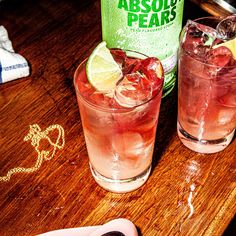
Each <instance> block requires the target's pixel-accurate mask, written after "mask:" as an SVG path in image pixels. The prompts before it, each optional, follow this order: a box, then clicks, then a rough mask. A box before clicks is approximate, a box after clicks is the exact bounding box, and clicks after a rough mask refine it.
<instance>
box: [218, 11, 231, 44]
mask: <svg viewBox="0 0 236 236" xmlns="http://www.w3.org/2000/svg"><path fill="white" fill-rule="evenodd" d="M216 30H217V37H219V38H221V39H223V40H229V39H233V38H235V37H236V14H233V15H231V16H228V17H226V18H225V19H223V20H222V21H221V22H220V23H219V24H218V25H217V27H216Z"/></svg>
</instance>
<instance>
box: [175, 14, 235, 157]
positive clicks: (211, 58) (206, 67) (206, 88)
mask: <svg viewBox="0 0 236 236" xmlns="http://www.w3.org/2000/svg"><path fill="white" fill-rule="evenodd" d="M219 21H220V20H219V19H218V18H213V17H211V18H202V19H199V20H196V21H194V22H188V24H187V25H186V26H185V28H184V29H183V32H182V34H181V42H180V50H179V84H178V135H179V137H180V139H181V141H182V142H183V144H184V145H185V146H187V147H188V148H190V149H192V150H194V151H196V152H200V153H214V152H218V151H221V150H223V149H224V148H225V147H227V145H228V144H229V143H230V142H231V140H232V138H233V136H234V130H235V127H236V60H235V58H234V56H233V54H232V52H231V51H230V49H229V48H227V47H225V46H221V45H220V44H221V43H223V42H224V40H223V39H219V38H217V32H216V30H215V28H216V26H217V24H218V23H219ZM226 41H227V40H226Z"/></svg>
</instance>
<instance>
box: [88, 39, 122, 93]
mask: <svg viewBox="0 0 236 236" xmlns="http://www.w3.org/2000/svg"><path fill="white" fill-rule="evenodd" d="M86 73H87V77H88V81H89V83H90V84H91V85H92V86H93V87H94V88H95V89H96V90H98V91H101V92H110V91H112V90H114V89H115V87H116V83H117V81H118V80H120V79H121V77H122V71H121V68H120V66H119V65H118V64H117V63H116V62H115V60H114V58H113V57H112V55H111V52H110V50H109V49H108V48H107V47H106V42H105V41H103V42H101V43H99V44H98V45H97V47H96V48H95V49H94V50H93V52H92V54H91V55H90V57H89V59H88V62H87V65H86Z"/></svg>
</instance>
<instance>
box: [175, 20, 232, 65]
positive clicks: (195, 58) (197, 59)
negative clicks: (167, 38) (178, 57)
mask: <svg viewBox="0 0 236 236" xmlns="http://www.w3.org/2000/svg"><path fill="white" fill-rule="evenodd" d="M204 19H212V20H219V21H221V20H222V19H224V18H223V17H221V16H204V17H200V18H197V19H194V20H192V21H194V22H198V21H200V20H204ZM185 27H186V25H185V26H184V27H183V29H182V30H181V33H180V37H181V35H182V32H183V31H184V29H185ZM180 37H179V38H180ZM180 49H181V50H183V52H184V53H185V54H186V55H188V56H189V57H190V58H191V59H193V60H194V61H197V62H198V63H201V64H203V65H207V66H208V67H210V68H235V65H232V66H216V65H212V64H209V63H207V62H203V61H201V60H200V59H199V58H197V57H194V56H193V55H192V54H191V53H189V52H188V51H186V50H185V49H184V48H183V47H182V44H181V40H180ZM235 60H236V58H235Z"/></svg>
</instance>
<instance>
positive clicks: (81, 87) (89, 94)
mask: <svg viewBox="0 0 236 236" xmlns="http://www.w3.org/2000/svg"><path fill="white" fill-rule="evenodd" d="M135 54H136V56H141V55H139V54H138V53H135ZM142 57H143V56H142ZM129 59H130V60H129ZM116 60H117V61H118V63H120V59H117V58H116ZM135 61H136V59H134V60H132V59H131V58H128V62H129V63H131V65H132V64H133V62H135ZM146 62H147V63H149V62H151V61H148V59H147V60H146ZM129 63H128V64H129ZM151 63H152V62H151ZM121 64H123V62H122V63H121ZM144 64H145V63H144ZM122 66H123V67H124V65H122ZM131 67H132V66H131ZM144 67H146V64H145V65H144ZM126 68H127V70H128V69H130V65H129V66H126ZM161 68H162V67H161ZM123 69H124V70H126V69H125V68H123ZM146 69H147V73H148V70H149V69H148V68H146ZM134 77H135V76H134ZM132 79H134V80H136V79H138V83H136V82H137V81H135V85H134V84H132V86H133V85H134V86H133V87H134V88H132V89H131V90H129V89H130V87H129V88H128V87H127V89H128V90H127V91H128V94H126V92H125V91H123V90H121V89H118V88H119V87H120V86H121V87H120V88H123V87H122V86H123V85H124V86H128V85H127V84H125V79H124V78H123V79H122V80H121V81H120V82H119V84H118V85H117V88H116V90H115V92H114V93H112V94H104V93H101V92H98V91H96V90H95V89H94V88H93V87H92V85H91V84H90V83H89V82H88V79H87V75H86V60H85V61H84V62H82V63H81V64H80V65H79V67H78V68H77V70H76V72H75V76H74V85H75V88H76V94H77V100H78V104H79V109H80V116H81V120H82V124H83V131H84V136H85V141H86V146H87V151H88V155H89V162H90V168H91V172H92V174H93V177H94V178H95V180H96V182H97V183H98V184H99V185H100V186H102V187H103V188H105V189H107V190H110V191H112V192H129V191H132V190H134V189H137V188H138V187H140V186H141V185H143V184H144V182H145V181H146V180H147V178H148V176H149V174H150V170H151V163H152V155H153V149H154V143H155V135H156V127H157V122H158V115H159V108H160V102H161V96H162V87H163V77H161V78H155V80H152V79H151V80H149V79H147V78H144V77H143V79H144V80H143V79H141V80H139V78H138V77H137V78H136V77H135V78H131V80H132ZM142 80H143V81H142ZM122 83H123V84H122ZM140 83H141V85H140ZM123 92H124V93H123ZM132 93H133V94H132ZM133 96H134V97H133ZM137 99H138V100H139V101H138V102H137ZM140 99H141V100H140Z"/></svg>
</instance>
